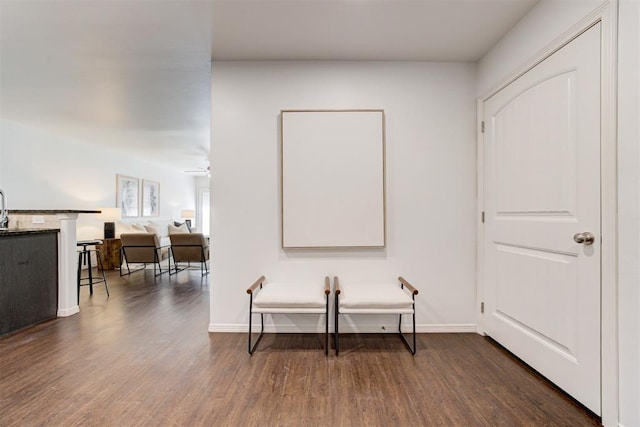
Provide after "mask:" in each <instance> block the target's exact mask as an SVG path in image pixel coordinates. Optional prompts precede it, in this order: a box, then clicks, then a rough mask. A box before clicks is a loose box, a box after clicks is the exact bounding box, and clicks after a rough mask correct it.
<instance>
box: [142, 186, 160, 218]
mask: <svg viewBox="0 0 640 427" xmlns="http://www.w3.org/2000/svg"><path fill="white" fill-rule="evenodd" d="M159 215H160V183H158V182H155V181H149V180H146V179H143V180H142V216H159Z"/></svg>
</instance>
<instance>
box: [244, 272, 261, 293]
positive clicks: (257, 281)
mask: <svg viewBox="0 0 640 427" xmlns="http://www.w3.org/2000/svg"><path fill="white" fill-rule="evenodd" d="M262 282H264V276H260V277H259V278H258V280H256V281H255V282H253V285H251V286H250V287H249V289H247V293H248V294H252V293H253V291H255V290H256V288H257V287H258V286H261V285H262Z"/></svg>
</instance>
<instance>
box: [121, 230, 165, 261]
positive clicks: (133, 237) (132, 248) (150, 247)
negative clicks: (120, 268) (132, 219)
mask: <svg viewBox="0 0 640 427" xmlns="http://www.w3.org/2000/svg"><path fill="white" fill-rule="evenodd" d="M120 240H121V242H122V252H123V254H124V257H125V260H126V261H127V262H128V263H142V262H144V263H152V262H158V261H159V260H160V259H161V257H160V254H159V253H157V250H158V249H159V248H160V241H159V240H158V236H157V235H156V234H153V233H123V234H121V235H120ZM156 255H157V257H156Z"/></svg>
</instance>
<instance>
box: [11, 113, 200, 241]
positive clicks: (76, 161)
mask: <svg viewBox="0 0 640 427" xmlns="http://www.w3.org/2000/svg"><path fill="white" fill-rule="evenodd" d="M0 151H1V152H2V153H3V154H2V156H1V157H0V171H1V176H2V177H3V180H2V189H3V190H4V192H5V194H6V195H7V199H8V203H9V206H8V207H9V209H10V210H11V209H87V210H95V209H99V208H101V207H113V206H115V204H116V200H115V188H116V174H118V173H119V174H125V175H130V176H134V177H138V178H141V179H142V178H144V179H149V180H153V181H158V182H159V183H160V218H176V219H178V218H180V210H181V209H184V208H185V207H191V208H192V207H193V206H195V194H194V193H195V192H194V188H195V180H194V178H193V177H192V176H188V175H186V174H184V173H182V172H181V171H179V170H175V169H171V168H168V167H166V166H162V165H158V164H154V163H150V162H147V161H146V160H145V159H142V158H139V157H138V158H136V157H134V156H132V155H129V154H128V153H125V152H119V151H113V150H108V149H105V148H102V147H100V146H96V145H91V144H88V143H84V142H76V141H70V140H66V139H63V138H60V137H57V136H55V135H51V134H48V133H46V132H43V131H41V130H38V129H35V128H31V127H27V126H24V125H22V124H18V123H15V122H11V121H8V120H0ZM139 220H140V219H138V221H139ZM130 221H133V220H130ZM102 224H103V223H102V222H100V221H98V220H97V219H96V217H95V215H80V217H79V220H78V238H79V239H85V238H96V237H101V236H102V235H103V225H102Z"/></svg>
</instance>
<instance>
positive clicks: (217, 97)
mask: <svg viewBox="0 0 640 427" xmlns="http://www.w3.org/2000/svg"><path fill="white" fill-rule="evenodd" d="M212 93H213V95H212V147H211V159H212V164H213V165H214V167H213V168H212V171H213V176H212V209H213V210H212V215H211V216H212V234H213V235H214V236H215V238H214V241H213V242H212V245H213V266H212V293H211V324H210V330H216V331H223V330H224V331H233V330H238V331H244V330H245V327H246V324H247V319H248V296H247V294H246V292H245V290H246V288H247V287H248V286H249V285H251V283H252V282H253V281H254V280H255V279H256V278H257V277H259V276H260V275H262V274H264V275H265V276H266V278H267V281H283V282H322V280H323V278H324V276H325V275H329V276H333V275H337V276H339V277H340V278H341V280H342V281H343V282H348V281H372V282H373V281H387V282H394V283H395V282H396V278H397V277H398V276H399V275H403V276H404V277H405V278H407V279H408V280H409V281H411V282H413V283H414V284H415V285H416V286H417V287H418V288H419V290H420V294H419V295H418V299H417V304H416V305H417V323H418V324H419V328H420V330H423V331H427V330H470V331H475V328H474V325H475V321H476V320H475V319H476V315H475V310H474V306H475V292H476V291H475V249H476V248H475V233H476V229H475V221H476V218H475V209H476V197H475V181H476V168H475V125H474V120H475V66H474V65H472V64H464V63H457V64H435V63H397V62H396V63H371V62H237V63H234V62H214V63H213V77H212ZM347 108H374V109H377V108H381V109H384V110H385V114H386V161H387V163H386V166H387V171H386V173H387V188H386V196H387V247H386V249H384V250H345V249H343V250H287V251H284V250H282V249H281V248H280V194H279V193H280V190H279V189H280V181H279V179H280V178H279V171H280V163H279V162H280V160H279V154H280V151H279V150H280V148H279V144H280V139H279V138H280V133H279V131H280V129H279V112H280V110H281V109H347ZM335 208H336V209H340V206H335ZM309 317H310V316H306V318H304V317H297V318H296V319H291V318H289V317H287V316H283V315H280V316H276V317H275V325H276V326H272V327H271V329H272V330H273V329H276V330H278V331H286V330H291V329H296V327H301V328H302V329H306V330H315V327H316V326H317V322H316V321H314V320H313V319H312V320H309V319H308V318H309ZM316 320H319V319H316ZM355 320H356V322H357V328H358V330H363V331H364V330H373V331H380V330H381V327H382V326H385V327H386V330H387V331H390V330H393V325H394V324H395V322H396V321H397V319H395V318H394V317H392V316H386V317H368V318H365V317H359V318H357V319H355ZM294 323H295V325H296V326H295V327H294V326H293V324H294ZM348 323H349V319H348V318H347V319H345V321H343V322H342V323H341V330H342V325H344V328H345V329H344V330H348V329H349V327H348V325H347V324H348ZM300 325H303V326H300Z"/></svg>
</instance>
